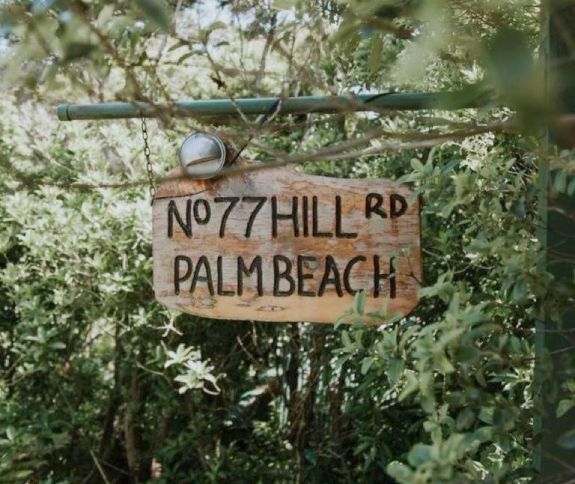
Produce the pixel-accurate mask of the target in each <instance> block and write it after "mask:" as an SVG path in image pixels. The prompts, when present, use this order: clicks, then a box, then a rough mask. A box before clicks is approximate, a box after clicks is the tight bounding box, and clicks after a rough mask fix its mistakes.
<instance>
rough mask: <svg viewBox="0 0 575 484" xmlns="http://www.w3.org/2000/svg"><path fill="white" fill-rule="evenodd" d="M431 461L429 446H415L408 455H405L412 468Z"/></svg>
mask: <svg viewBox="0 0 575 484" xmlns="http://www.w3.org/2000/svg"><path fill="white" fill-rule="evenodd" d="M429 460H431V446H430V445H425V444H415V445H414V446H413V447H412V448H411V450H410V451H409V454H407V461H408V462H409V464H410V465H411V466H413V467H419V466H420V465H421V464H425V463H426V462H427V461H429Z"/></svg>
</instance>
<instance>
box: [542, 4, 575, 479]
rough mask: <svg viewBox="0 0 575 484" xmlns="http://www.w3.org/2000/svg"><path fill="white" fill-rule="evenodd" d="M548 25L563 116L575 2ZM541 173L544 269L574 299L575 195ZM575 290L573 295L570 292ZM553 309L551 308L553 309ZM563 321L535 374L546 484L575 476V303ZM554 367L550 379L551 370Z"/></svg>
mask: <svg viewBox="0 0 575 484" xmlns="http://www.w3.org/2000/svg"><path fill="white" fill-rule="evenodd" d="M546 7H547V8H548V11H547V12H546V17H545V20H544V25H543V26H542V28H543V31H544V44H543V49H544V50H545V53H546V55H545V57H546V61H547V78H548V81H547V82H548V86H549V87H548V92H549V93H550V94H549V99H550V100H553V101H554V102H553V104H554V105H556V106H557V110H558V111H559V113H558V114H573V113H575V51H574V46H575V5H574V4H573V2H565V1H563V0H548V2H547V4H546ZM549 141H550V143H555V144H556V145H557V146H559V147H561V148H573V147H575V131H574V130H573V127H572V125H568V127H567V128H563V129H559V128H552V129H551V130H550V133H549ZM539 175H540V198H539V203H540V214H541V216H540V223H541V226H542V231H541V235H540V237H541V242H542V243H543V246H544V249H545V253H544V260H543V261H542V266H543V268H544V269H545V270H546V271H547V272H549V273H551V274H552V275H553V278H554V282H553V288H554V289H553V290H554V293H555V294H557V295H559V296H561V297H565V296H566V297H571V301H573V295H572V291H573V289H574V288H575V285H574V276H575V218H574V217H575V216H574V214H575V195H570V196H569V195H567V194H566V193H562V194H558V193H555V191H554V190H553V189H552V185H553V183H552V182H553V178H554V176H553V175H554V173H553V172H552V171H551V169H550V166H549V162H548V161H547V160H545V161H543V162H542V165H541V166H540V170H539ZM570 293H571V296H569V294H570ZM551 309H554V308H549V309H548V310H551ZM560 319H561V321H560V323H559V324H557V323H556V322H553V321H552V320H551V317H550V314H546V315H544V316H543V318H542V321H541V322H540V323H539V325H538V327H537V339H536V356H537V359H536V378H537V388H538V389H539V391H540V392H541V393H540V394H539V395H538V399H537V400H538V403H539V410H542V411H543V414H542V416H541V417H540V418H539V419H538V425H537V427H538V428H537V431H538V432H537V433H538V434H539V437H540V438H541V440H540V445H539V449H538V453H537V456H536V458H537V461H538V464H539V468H540V471H541V476H542V478H543V479H544V480H545V482H573V481H572V478H573V477H574V475H575V446H574V445H573V442H575V410H573V409H572V410H570V411H568V412H566V413H565V414H564V415H562V416H561V417H557V414H556V411H557V405H558V400H559V397H558V395H557V393H556V392H558V391H559V389H560V387H561V385H562V384H564V383H565V382H566V381H568V380H569V379H573V376H574V374H575V372H574V371H573V370H574V368H573V363H574V362H575V360H574V358H573V356H572V355H573V354H574V353H575V343H574V341H575V307H571V308H570V309H567V310H566V311H564V312H563V313H562V314H561V315H560ZM547 365H551V377H550V378H549V377H548V374H547V373H546V369H547ZM570 431H573V432H574V435H573V441H572V442H571V444H570V445H565V444H566V443H567V442H566V441H565V435H566V434H567V433H568V432H570Z"/></svg>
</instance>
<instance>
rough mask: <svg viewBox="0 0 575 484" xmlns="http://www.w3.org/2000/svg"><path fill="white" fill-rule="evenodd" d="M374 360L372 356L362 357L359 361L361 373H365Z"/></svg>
mask: <svg viewBox="0 0 575 484" xmlns="http://www.w3.org/2000/svg"><path fill="white" fill-rule="evenodd" d="M373 362H374V358H373V357H371V356H368V357H366V358H364V359H363V361H362V362H361V374H362V375H365V374H366V373H367V372H368V371H369V369H370V368H371V365H373Z"/></svg>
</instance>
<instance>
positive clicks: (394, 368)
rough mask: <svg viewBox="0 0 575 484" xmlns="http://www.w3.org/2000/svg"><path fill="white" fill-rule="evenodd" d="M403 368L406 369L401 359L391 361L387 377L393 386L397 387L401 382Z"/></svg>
mask: <svg viewBox="0 0 575 484" xmlns="http://www.w3.org/2000/svg"><path fill="white" fill-rule="evenodd" d="M403 368H404V363H403V360H401V359H399V358H392V359H391V360H390V361H389V368H388V373H387V377H388V378H389V382H390V383H391V384H392V385H395V384H396V383H397V382H398V381H399V379H400V377H401V375H402V373H403Z"/></svg>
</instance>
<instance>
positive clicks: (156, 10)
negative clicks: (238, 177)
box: [136, 0, 172, 32]
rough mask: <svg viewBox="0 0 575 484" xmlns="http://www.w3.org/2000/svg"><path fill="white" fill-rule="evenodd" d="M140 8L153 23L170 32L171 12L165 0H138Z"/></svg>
mask: <svg viewBox="0 0 575 484" xmlns="http://www.w3.org/2000/svg"><path fill="white" fill-rule="evenodd" d="M136 4H137V5H138V8H139V9H140V10H141V11H142V12H143V13H144V15H145V16H146V17H147V18H148V20H150V21H151V22H152V23H154V24H155V25H157V26H158V27H159V28H160V29H162V30H163V31H164V32H168V31H169V30H170V27H171V23H172V20H171V14H170V11H169V10H168V5H167V4H166V3H165V2H164V1H163V0H136Z"/></svg>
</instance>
